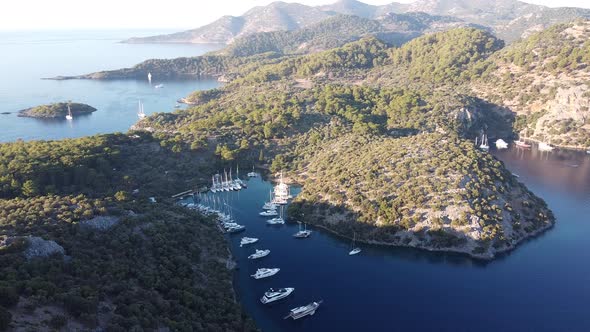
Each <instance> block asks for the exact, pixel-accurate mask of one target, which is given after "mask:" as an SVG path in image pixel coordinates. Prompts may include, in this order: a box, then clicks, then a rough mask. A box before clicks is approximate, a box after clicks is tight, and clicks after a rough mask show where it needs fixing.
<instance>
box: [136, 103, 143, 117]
mask: <svg viewBox="0 0 590 332" xmlns="http://www.w3.org/2000/svg"><path fill="white" fill-rule="evenodd" d="M137 117H138V118H140V119H143V118H145V112H144V111H143V104H142V103H141V100H140V101H139V105H138V110H137Z"/></svg>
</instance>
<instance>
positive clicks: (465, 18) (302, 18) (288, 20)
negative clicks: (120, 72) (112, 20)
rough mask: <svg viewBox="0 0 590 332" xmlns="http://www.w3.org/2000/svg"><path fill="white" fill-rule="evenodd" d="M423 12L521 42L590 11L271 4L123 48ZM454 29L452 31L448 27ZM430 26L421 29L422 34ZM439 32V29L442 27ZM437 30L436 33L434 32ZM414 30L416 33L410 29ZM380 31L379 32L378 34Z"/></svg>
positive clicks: (471, 1)
mask: <svg viewBox="0 0 590 332" xmlns="http://www.w3.org/2000/svg"><path fill="white" fill-rule="evenodd" d="M409 13H413V14H415V13H424V14H428V15H432V16H435V18H433V19H432V21H431V22H430V23H429V24H430V25H437V24H439V23H440V16H443V17H445V20H447V21H448V20H449V18H452V20H455V21H456V22H464V24H475V25H479V26H483V27H487V28H488V29H489V30H490V31H492V32H493V33H494V34H496V35H497V36H498V37H499V38H501V39H504V40H506V41H508V42H511V41H514V40H516V39H519V38H521V37H526V36H528V35H530V34H531V33H532V32H536V31H540V30H542V29H544V28H547V27H549V26H550V25H553V24H556V23H562V22H566V21H570V20H572V19H575V18H579V17H581V18H590V9H583V8H566V7H562V8H548V7H545V6H539V5H533V4H528V3H524V2H521V1H516V0H418V1H416V2H414V3H411V4H400V3H395V2H394V3H391V4H388V5H382V6H374V5H369V4H366V3H363V2H360V1H356V0H340V1H338V2H336V3H334V4H331V5H324V6H316V7H313V6H306V5H302V4H297V3H285V2H280V1H279V2H273V3H271V4H269V5H267V6H259V7H254V8H252V9H250V10H249V11H247V12H246V13H244V15H242V16H237V17H236V16H223V17H221V18H220V19H218V20H216V21H214V22H213V23H210V24H207V25H205V26H202V27H199V28H196V29H192V30H187V31H182V32H177V33H172V34H167V35H159V36H151V37H142V38H131V39H128V40H126V41H125V42H127V43H222V44H230V43H232V42H234V41H235V40H236V39H239V38H241V37H244V36H249V35H252V34H256V33H261V32H275V31H293V30H298V29H301V28H305V27H309V26H312V25H314V24H317V23H319V22H321V21H323V20H325V19H327V18H330V17H333V16H336V15H338V14H344V15H354V16H359V17H362V18H366V19H371V20H376V21H378V22H380V23H382V22H384V21H387V20H388V18H390V17H391V16H392V14H409ZM384 27H385V29H386V30H387V31H386V32H403V33H407V32H408V29H405V30H403V29H404V28H405V26H402V27H400V26H396V25H390V26H387V25H384ZM451 27H454V26H451ZM432 28H433V26H428V27H422V28H421V29H419V31H421V32H422V33H423V32H427V31H428V30H431V29H432ZM443 28H444V26H443ZM434 30H437V29H434ZM412 31H417V30H412ZM381 32H383V31H381Z"/></svg>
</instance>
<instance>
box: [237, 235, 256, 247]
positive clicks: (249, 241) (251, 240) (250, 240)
mask: <svg viewBox="0 0 590 332" xmlns="http://www.w3.org/2000/svg"><path fill="white" fill-rule="evenodd" d="M256 242H258V239H257V238H255V237H243V238H242V240H240V247H241V246H243V245H246V244H252V243H256Z"/></svg>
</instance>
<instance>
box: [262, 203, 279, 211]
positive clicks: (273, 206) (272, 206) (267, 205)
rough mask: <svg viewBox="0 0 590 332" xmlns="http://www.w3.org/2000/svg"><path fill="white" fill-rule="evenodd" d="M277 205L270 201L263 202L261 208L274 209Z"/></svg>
mask: <svg viewBox="0 0 590 332" xmlns="http://www.w3.org/2000/svg"><path fill="white" fill-rule="evenodd" d="M278 207H279V206H278V205H276V204H275V203H272V202H265V203H264V205H263V206H262V209H263V210H276V209H277V208H278Z"/></svg>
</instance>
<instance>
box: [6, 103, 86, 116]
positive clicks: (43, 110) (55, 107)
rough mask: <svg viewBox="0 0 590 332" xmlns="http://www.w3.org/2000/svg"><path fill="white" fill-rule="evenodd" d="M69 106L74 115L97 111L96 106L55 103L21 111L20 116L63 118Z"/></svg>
mask: <svg viewBox="0 0 590 332" xmlns="http://www.w3.org/2000/svg"><path fill="white" fill-rule="evenodd" d="M68 106H70V109H71V111H72V114H73V115H84V114H90V113H92V112H95V111H96V108H94V107H92V106H90V105H86V104H80V103H71V102H68V103H53V104H47V105H39V106H35V107H31V108H27V109H24V110H21V111H19V115H18V116H26V117H31V118H63V117H65V116H66V115H67V114H68Z"/></svg>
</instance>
